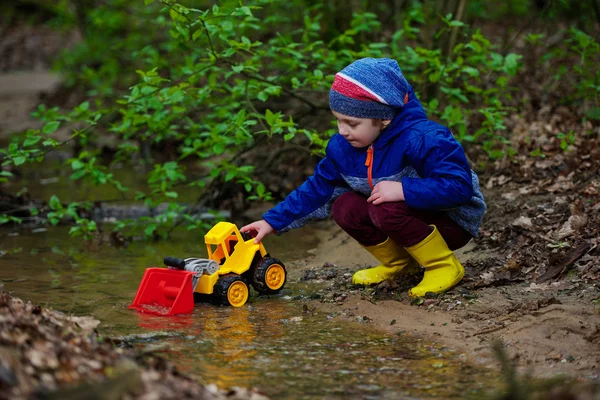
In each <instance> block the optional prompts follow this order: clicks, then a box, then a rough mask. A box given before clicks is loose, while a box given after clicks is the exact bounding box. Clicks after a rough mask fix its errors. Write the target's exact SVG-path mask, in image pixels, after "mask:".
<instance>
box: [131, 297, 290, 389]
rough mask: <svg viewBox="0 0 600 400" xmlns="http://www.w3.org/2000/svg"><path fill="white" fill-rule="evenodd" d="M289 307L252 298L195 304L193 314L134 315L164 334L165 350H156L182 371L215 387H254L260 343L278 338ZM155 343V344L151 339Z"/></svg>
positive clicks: (143, 324)
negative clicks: (238, 303) (237, 303)
mask: <svg viewBox="0 0 600 400" xmlns="http://www.w3.org/2000/svg"><path fill="white" fill-rule="evenodd" d="M288 314H290V310H289V308H288V307H287V305H286V303H285V302H281V301H273V299H254V301H253V305H252V306H247V307H241V308H240V307H215V306H214V305H212V304H203V303H197V304H196V307H195V309H194V313H193V314H191V315H190V314H188V315H177V316H157V315H152V314H147V313H137V314H136V315H137V317H138V320H139V322H138V324H139V326H140V327H143V328H146V329H150V330H152V331H153V332H155V333H164V334H165V336H162V338H163V339H156V341H158V340H161V341H162V340H164V341H165V342H166V343H167V344H168V350H167V351H165V352H163V353H161V355H162V356H164V357H166V358H168V359H169V360H170V361H172V362H173V363H175V364H176V366H177V368H178V369H179V370H181V371H182V372H184V373H186V374H189V375H191V376H196V377H197V378H199V380H200V381H202V382H206V383H215V384H216V385H217V386H219V387H220V388H229V387H233V386H255V385H257V384H258V383H259V382H260V377H259V376H258V371H260V370H263V368H257V364H258V363H260V362H263V361H265V360H266V359H267V358H268V357H269V355H268V354H263V353H264V347H265V343H273V342H275V341H277V340H278V339H279V338H283V337H284V333H285V331H284V325H283V323H282V320H283V319H284V318H288V317H289V315H288ZM155 343H156V342H155Z"/></svg>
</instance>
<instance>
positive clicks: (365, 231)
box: [333, 192, 472, 250]
mask: <svg viewBox="0 0 600 400" xmlns="http://www.w3.org/2000/svg"><path fill="white" fill-rule="evenodd" d="M333 219H334V220H335V222H336V223H337V224H338V225H339V226H340V227H341V228H342V229H343V230H344V231H346V233H348V234H349V235H350V236H352V237H353V238H354V239H355V240H357V241H358V242H359V243H360V244H362V245H363V246H374V245H376V244H379V243H382V242H384V241H385V240H386V239H387V238H388V237H390V238H391V239H392V240H393V241H394V242H396V244H397V245H398V246H401V247H410V246H413V245H415V244H417V243H419V242H421V241H422V240H423V239H425V238H426V237H427V236H429V234H430V233H431V227H430V226H429V225H435V226H436V227H437V229H438V231H439V232H440V234H441V235H442V237H443V238H444V240H445V241H446V243H447V244H448V247H449V248H450V249H451V250H456V249H458V248H461V247H463V246H464V245H465V244H467V243H468V242H469V240H471V238H472V236H471V234H470V233H469V232H467V231H466V230H464V229H463V228H462V227H460V226H459V225H458V224H457V223H456V222H454V221H453V220H452V219H450V217H448V216H447V215H446V213H444V212H442V211H431V210H418V209H414V208H409V207H408V206H407V205H406V203H405V202H404V201H397V202H392V203H381V204H377V205H375V204H373V203H368V202H367V199H366V198H365V197H364V196H363V195H361V194H359V193H357V192H347V193H344V194H343V195H341V196H340V197H338V199H337V200H336V201H335V203H334V204H333Z"/></svg>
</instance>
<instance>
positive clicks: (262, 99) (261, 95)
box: [256, 91, 269, 101]
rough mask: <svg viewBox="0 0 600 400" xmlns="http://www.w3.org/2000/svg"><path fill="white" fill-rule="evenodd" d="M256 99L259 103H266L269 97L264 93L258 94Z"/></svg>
mask: <svg viewBox="0 0 600 400" xmlns="http://www.w3.org/2000/svg"><path fill="white" fill-rule="evenodd" d="M256 97H258V99H259V100H261V101H267V100H268V99H269V95H268V94H267V93H265V92H264V91H262V92H260V93H259V94H258V95H257V96H256Z"/></svg>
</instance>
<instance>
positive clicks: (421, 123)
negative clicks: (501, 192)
mask: <svg viewBox="0 0 600 400" xmlns="http://www.w3.org/2000/svg"><path fill="white" fill-rule="evenodd" d="M367 151H368V149H367V148H361V149H358V148H354V147H352V146H351V145H350V143H348V141H347V140H346V139H344V138H343V137H342V136H341V135H340V134H339V133H338V134H335V135H334V136H332V137H331V139H330V140H329V143H328V145H327V149H326V157H325V158H323V159H322V160H321V161H320V162H319V163H318V164H317V167H316V169H315V172H314V174H313V176H311V177H310V178H308V179H307V180H306V181H305V182H304V183H303V184H302V185H301V186H300V187H298V188H297V189H296V190H294V191H293V192H292V193H290V194H289V195H288V196H287V197H286V198H285V200H284V201H282V202H281V203H279V204H278V205H277V206H275V207H274V208H272V209H271V210H269V211H267V212H266V213H265V214H264V215H263V218H264V219H265V220H266V221H267V222H268V223H269V224H270V225H271V226H272V227H273V228H274V229H275V231H276V233H278V234H280V233H283V232H285V231H288V230H290V229H294V228H299V227H301V226H303V225H304V224H306V223H307V222H308V221H310V220H313V219H322V218H326V217H327V216H328V215H329V213H330V211H331V206H332V205H333V203H334V201H335V199H336V198H337V197H338V196H339V195H341V194H342V193H344V192H347V191H350V190H354V191H356V192H360V193H362V194H363V195H365V196H369V195H370V193H371V185H370V184H369V177H368V169H369V168H368V167H367V166H365V162H366V159H367ZM371 165H372V167H371V168H372V171H371V178H372V181H371V184H372V185H373V186H374V185H376V184H377V183H378V182H380V181H397V182H402V187H403V190H404V197H405V201H406V204H407V205H408V206H409V207H411V208H418V209H424V210H441V211H445V212H446V213H447V214H448V216H449V217H450V218H451V219H452V220H454V221H455V222H456V223H457V224H458V225H460V226H461V227H463V228H464V229H465V230H466V231H468V232H469V233H471V235H473V236H477V233H478V231H479V226H480V225H481V221H482V218H483V214H484V213H485V209H486V206H485V201H484V199H483V195H482V194H481V191H480V189H479V179H478V178H477V174H475V172H473V171H472V170H471V168H470V167H469V163H468V162H467V159H466V157H465V153H464V151H463V149H462V147H461V145H460V143H458V141H456V139H454V137H453V136H452V133H451V132H450V130H448V128H446V127H444V126H442V125H440V124H438V123H436V122H433V121H430V120H429V119H428V118H427V115H426V114H425V110H424V109H423V107H422V106H421V103H420V102H419V100H418V99H417V97H416V96H415V94H414V92H411V93H409V101H408V103H406V104H405V105H404V107H403V108H402V111H401V112H400V113H398V115H397V116H396V117H395V118H394V119H393V120H392V122H391V123H390V125H389V126H388V127H387V128H386V129H384V130H383V131H382V132H381V134H380V135H379V137H378V138H377V139H376V140H375V142H374V143H373V145H372V163H371Z"/></svg>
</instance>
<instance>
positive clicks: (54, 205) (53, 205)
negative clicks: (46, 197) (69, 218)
mask: <svg viewBox="0 0 600 400" xmlns="http://www.w3.org/2000/svg"><path fill="white" fill-rule="evenodd" d="M48 205H49V206H50V209H52V210H61V209H62V204H61V203H60V200H59V199H58V197H56V195H52V197H50V201H49V202H48Z"/></svg>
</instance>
